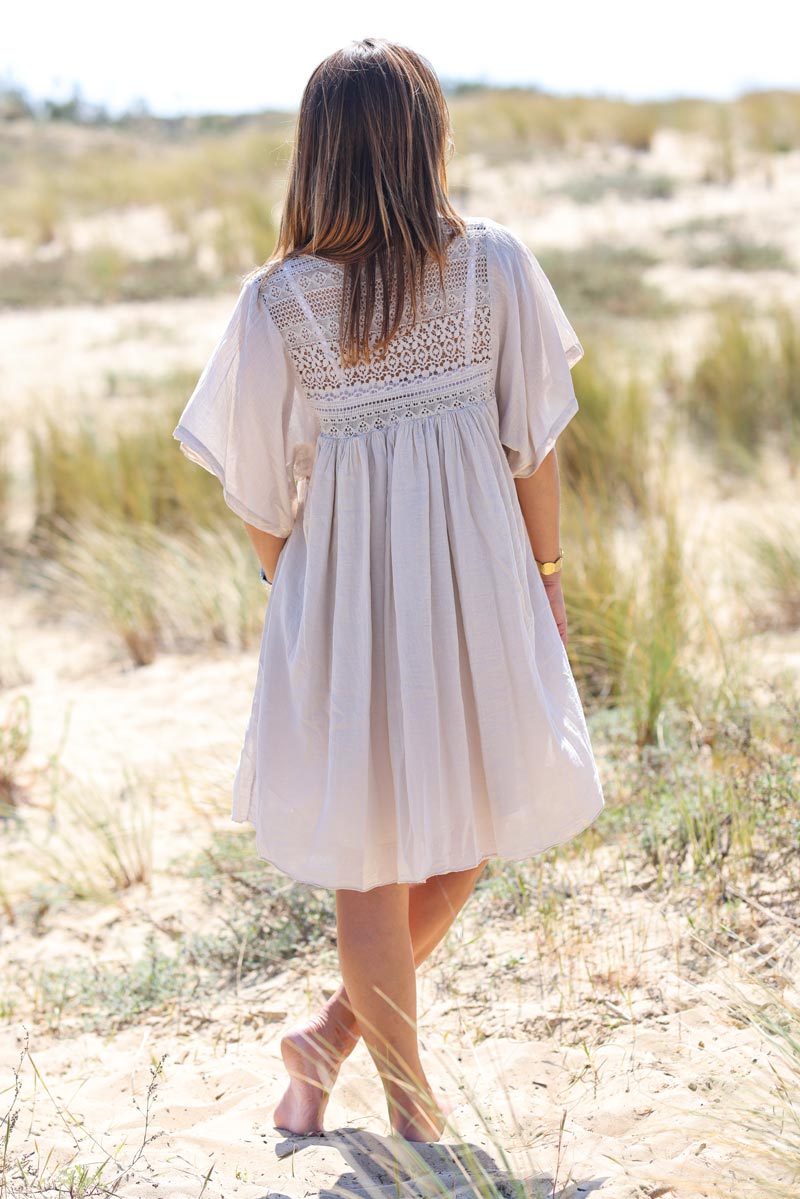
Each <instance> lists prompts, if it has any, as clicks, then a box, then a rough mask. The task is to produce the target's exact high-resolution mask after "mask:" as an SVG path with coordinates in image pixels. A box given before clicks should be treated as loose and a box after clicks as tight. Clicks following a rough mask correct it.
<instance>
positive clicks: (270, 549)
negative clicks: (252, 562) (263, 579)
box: [243, 521, 288, 580]
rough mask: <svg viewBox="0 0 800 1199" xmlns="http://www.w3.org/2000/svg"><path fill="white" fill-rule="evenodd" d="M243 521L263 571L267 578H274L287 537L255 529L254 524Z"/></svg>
mask: <svg viewBox="0 0 800 1199" xmlns="http://www.w3.org/2000/svg"><path fill="white" fill-rule="evenodd" d="M243 523H244V527H245V528H246V529H247V536H248V537H249V538H250V540H251V541H252V543H253V549H254V550H255V551H256V554H257V555H258V560H259V562H260V563H261V565H262V566H263V567H264V573H265V574H266V576H267V578H268V579H270V580H271V579H274V578H275V567H276V566H277V565H278V557H279V556H280V552H281V550H282V549H283V547H284V545H285V544H286V542H287V541H288V537H275V536H273V534H272V533H265V532H264V531H263V530H262V529H257V528H256V527H255V525H249V524H248V523H247V521H244V522H243Z"/></svg>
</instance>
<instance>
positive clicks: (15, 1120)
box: [0, 1030, 166, 1199]
mask: <svg viewBox="0 0 800 1199" xmlns="http://www.w3.org/2000/svg"><path fill="white" fill-rule="evenodd" d="M29 1041H30V1037H29V1034H28V1032H27V1030H26V1032H25V1035H24V1042H23V1046H22V1049H21V1050H20V1055H19V1061H18V1063H17V1065H16V1067H15V1069H14V1072H13V1076H14V1081H13V1084H12V1087H11V1088H10V1089H11V1091H12V1096H11V1101H10V1104H9V1106H8V1108H7V1109H6V1111H5V1112H4V1113H3V1114H2V1116H0V1199H22V1197H23V1196H32V1197H34V1199H110V1197H111V1196H114V1195H119V1194H120V1189H121V1188H122V1187H123V1186H125V1187H126V1193H128V1194H130V1193H132V1192H130V1191H129V1190H127V1187H128V1186H135V1185H136V1184H137V1183H139V1184H140V1185H148V1184H149V1185H148V1189H149V1186H150V1185H152V1183H151V1179H150V1175H151V1174H152V1170H151V1168H150V1166H149V1163H148V1161H147V1158H146V1151H147V1149H148V1147H149V1146H150V1145H151V1144H152V1143H153V1142H154V1141H156V1140H157V1139H158V1138H159V1137H161V1136H163V1133H161V1132H153V1131H152V1121H153V1107H154V1104H155V1100H156V1096H157V1092H158V1086H159V1084H160V1082H161V1080H162V1076H163V1068H164V1061H165V1060H166V1054H164V1055H163V1056H162V1057H161V1058H160V1060H159V1061H158V1062H156V1064H155V1065H153V1066H151V1068H150V1082H149V1083H148V1085H147V1090H146V1092H145V1097H144V1106H142V1105H141V1104H140V1103H139V1101H138V1100H137V1099H134V1104H135V1106H136V1108H137V1110H138V1111H139V1113H140V1115H141V1124H142V1127H141V1133H140V1136H141V1139H140V1141H139V1143H138V1144H137V1145H136V1146H135V1147H134V1149H133V1151H132V1152H131V1153H130V1156H129V1159H128V1161H127V1162H126V1161H125V1160H124V1159H123V1157H122V1153H123V1150H124V1149H125V1147H126V1139H125V1138H123V1140H122V1142H121V1143H120V1144H119V1145H117V1146H116V1147H115V1148H114V1149H113V1150H109V1149H106V1148H105V1147H104V1146H103V1145H102V1144H101V1143H100V1141H98V1140H97V1139H96V1138H95V1137H94V1136H93V1135H92V1133H91V1131H90V1130H89V1129H87V1128H86V1125H85V1123H84V1121H83V1119H82V1117H80V1116H79V1115H76V1114H75V1113H73V1112H72V1111H71V1110H70V1109H69V1107H68V1106H67V1105H66V1104H64V1103H62V1102H61V1101H60V1100H59V1099H57V1098H56V1097H55V1095H54V1094H53V1092H52V1090H51V1089H50V1087H49V1086H48V1083H47V1081H46V1080H45V1078H44V1076H43V1075H42V1073H41V1071H40V1070H39V1067H38V1066H37V1064H36V1062H35V1060H34V1058H33V1055H32V1054H31V1051H30V1046H29ZM26 1063H27V1064H28V1065H30V1067H31V1070H32V1073H33V1077H34V1080H35V1084H36V1085H37V1086H38V1087H39V1088H41V1090H42V1091H43V1092H44V1094H45V1095H46V1096H47V1098H48V1099H49V1100H50V1102H51V1104H52V1106H53V1110H54V1112H55V1115H56V1117H57V1121H58V1126H59V1128H60V1129H61V1132H62V1133H63V1135H64V1140H65V1141H66V1144H67V1146H68V1148H66V1149H62V1150H60V1151H59V1150H56V1149H54V1148H51V1149H50V1151H49V1152H48V1153H47V1155H46V1156H45V1157H44V1159H42V1155H41V1152H40V1150H39V1148H38V1144H37V1138H36V1137H34V1139H33V1147H30V1139H29V1138H25V1139H22V1138H21V1136H20V1134H21V1132H22V1128H21V1123H20V1116H21V1114H22V1108H21V1093H22V1089H23V1082H22V1076H23V1070H24V1067H25V1065H26ZM145 1175H147V1177H145Z"/></svg>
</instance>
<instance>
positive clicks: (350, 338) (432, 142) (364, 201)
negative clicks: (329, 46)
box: [270, 38, 465, 365]
mask: <svg viewBox="0 0 800 1199" xmlns="http://www.w3.org/2000/svg"><path fill="white" fill-rule="evenodd" d="M452 147H453V136H452V128H451V125H450V114H449V111H448V108H447V103H446V101H445V98H444V95H443V93H442V89H441V87H440V85H439V81H438V79H437V77H436V74H435V73H434V71H433V68H432V67H431V65H430V63H429V62H428V61H427V59H425V58H423V57H422V56H421V55H419V54H416V53H414V51H413V50H409V49H408V48H407V47H406V46H400V45H397V44H396V43H394V42H388V41H385V40H384V39H383V38H364V39H363V40H361V41H355V42H351V43H350V44H349V45H348V46H346V47H344V49H342V50H337V51H336V52H335V53H334V54H331V55H329V56H328V58H326V59H324V60H323V61H322V62H321V63H320V64H319V66H318V67H317V68H316V70H315V71H314V72H313V74H312V75H311V78H310V79H309V81H308V83H307V84H306V87H305V90H304V92H303V97H302V101H301V104H300V112H299V115H298V119H297V128H296V133H295V142H294V147H293V151H292V160H291V166H290V172H289V184H288V190H287V194H286V201H285V204H284V208H283V214H282V217H281V224H280V231H279V235H278V241H277V244H276V247H275V252H274V254H273V257H272V258H271V259H270V265H272V264H276V265H277V263H279V262H281V261H283V260H284V259H286V258H292V257H296V256H298V255H301V254H312V255H314V256H316V257H319V258H326V259H330V260H331V261H333V262H338V263H340V264H342V265H343V268H344V280H343V282H344V287H343V296H342V308H341V314H340V320H339V351H340V355H341V358H342V362H343V363H344V364H345V365H354V364H355V363H357V362H358V361H360V360H365V361H367V362H368V361H369V360H370V357H371V353H370V350H371V346H370V330H371V326H372V321H373V315H374V312H375V307H376V295H377V293H378V291H380V293H381V310H382V324H381V326H380V330H379V333H378V336H377V338H376V340H375V341H374V344H373V345H372V349H375V350H378V351H379V352H380V353H385V351H386V348H387V346H388V343H389V341H390V339H391V338H392V336H393V335H394V334H395V333H396V332H397V330H398V328H399V326H400V322H401V320H402V316H403V312H404V309H405V305H406V297H407V296H410V298H411V306H412V314H413V320H415V321H416V319H417V315H418V306H417V292H418V288H419V287H420V286H421V283H422V279H423V272H424V269H425V265H426V263H427V262H428V261H429V260H433V261H435V262H436V263H437V264H438V268H439V279H440V282H441V284H442V286H444V274H443V267H444V262H445V252H446V248H447V244H448V242H449V241H450V239H451V238H452V237H454V236H456V235H457V234H463V233H464V231H465V223H464V220H463V218H462V217H460V216H459V215H458V213H457V212H456V211H455V209H454V208H453V207H452V205H451V204H450V201H449V199H448V195H447V168H446V163H447V157H448V153H449V151H450V150H452ZM442 218H444V220H442Z"/></svg>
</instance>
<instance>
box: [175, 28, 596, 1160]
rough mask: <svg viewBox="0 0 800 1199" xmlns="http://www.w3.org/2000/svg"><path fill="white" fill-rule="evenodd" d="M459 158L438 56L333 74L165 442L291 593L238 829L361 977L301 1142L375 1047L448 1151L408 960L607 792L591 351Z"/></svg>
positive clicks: (365, 45) (391, 50)
mask: <svg viewBox="0 0 800 1199" xmlns="http://www.w3.org/2000/svg"><path fill="white" fill-rule="evenodd" d="M451 148H452V136H451V131H450V123H449V114H448V110H447V106H446V104H445V100H444V97H443V95H442V92H441V89H440V87H439V84H438V81H437V79H436V76H435V75H434V73H433V71H432V69H431V68H430V66H429V64H428V63H427V62H426V61H425V60H424V59H423V58H421V57H420V56H419V55H417V54H415V53H413V52H412V51H410V50H408V49H407V48H405V47H402V46H398V45H395V44H392V43H388V42H385V41H382V40H380V39H374V38H367V39H364V40H363V41H360V42H356V43H353V44H351V45H350V46H348V47H346V48H345V49H343V50H341V51H339V52H337V53H335V54H332V55H331V56H330V57H329V58H327V59H325V61H324V62H322V63H321V64H320V66H319V67H318V68H317V69H316V70H315V71H314V73H313V75H312V76H311V78H310V80H309V82H308V84H307V86H306V89H305V92H304V94H303V99H302V104H301V109H300V114H299V119H298V125H297V131H296V141H295V146H294V154H293V162H292V166H291V171H290V180H289V187H288V193H287V197H286V203H285V205H284V209H283V215H282V221H281V228H280V236H279V240H278V246H277V249H276V253H275V255H274V257H273V258H272V259H271V260H270V262H269V263H267V264H266V265H265V266H264V267H261V268H259V269H258V270H256V271H254V272H253V273H252V274H251V275H249V276H247V277H246V279H245V280H244V282H243V285H242V288H241V293H240V296H239V300H238V302H237V304H236V307H235V310H234V312H233V315H232V316H231V318H230V321H229V324H228V327H227V329H226V330H225V332H224V334H223V336H222V338H221V339H220V341H219V343H218V345H217V347H216V349H215V350H214V352H213V354H212V356H211V359H210V360H209V362H208V364H207V366H206V368H205V370H204V371H203V374H202V375H201V377H200V379H199V382H198V384H197V387H196V389H195V391H194V392H193V394H192V396H191V398H190V399H189V401H188V403H187V406H186V408H185V410H184V412H183V414H182V416H181V418H180V422H179V424H178V425H177V427H176V428H175V430H174V433H173V435H174V437H175V438H177V439H178V440H179V441H180V443H181V448H182V450H183V451H184V453H185V454H186V455H187V456H188V457H189V458H190V459H192V460H193V461H196V462H198V463H200V464H201V465H202V466H204V467H205V468H206V469H207V470H209V471H211V472H212V473H214V474H215V475H216V476H217V478H218V479H219V480H220V482H221V484H222V486H223V489H224V495H225V499H226V501H227V503H228V504H229V506H230V507H231V508H232V510H233V511H234V512H235V513H237V514H238V515H239V516H240V517H241V518H242V519H243V520H244V522H245V527H246V529H247V532H248V535H249V536H250V538H251V540H252V543H253V546H254V548H255V551H256V553H257V555H258V558H259V560H260V562H261V568H262V577H264V578H265V579H266V580H267V582H269V581H270V580H271V588H270V596H269V602H268V605H267V612H266V618H265V623H264V633H263V639H262V644H261V652H260V656H259V667H258V676H257V683H256V689H255V695H254V699H253V705H252V713H251V717H250V720H249V723H248V726H247V730H246V734H245V740H244V745H243V747H242V751H241V757H240V760H239V765H238V769H237V771H236V777H235V780H234V796H233V819H234V820H237V821H246V820H249V821H251V822H252V823H253V825H254V826H255V829H256V844H257V851H258V853H259V855H260V856H261V857H262V858H264V859H265V860H267V861H269V862H272V863H273V864H274V865H276V866H277V867H279V868H280V869H281V870H282V871H284V872H285V873H286V874H288V875H290V876H291V877H293V878H295V879H297V880H298V881H299V882H303V883H307V884H311V885H315V886H322V887H331V888H333V889H334V890H335V893H336V920H337V933H338V952H339V961H340V964H341V971H342V985H341V986H340V988H339V990H338V991H337V992H336V994H335V995H334V996H333V997H332V998H331V999H330V1000H329V1001H328V1003H327V1004H326V1005H325V1007H324V1008H323V1010H322V1012H321V1013H320V1014H319V1016H318V1017H317V1018H316V1019H315V1020H314V1021H312V1022H311V1023H310V1024H306V1025H301V1026H299V1027H296V1028H294V1029H292V1030H291V1031H290V1032H288V1033H287V1034H286V1035H285V1036H284V1038H283V1040H282V1044H281V1048H282V1053H283V1058H284V1062H285V1064H286V1067H287V1070H288V1073H289V1076H290V1081H289V1085H288V1087H287V1089H286V1093H285V1094H284V1095H283V1097H282V1098H281V1101H280V1103H279V1104H278V1106H277V1107H276V1109H275V1125H276V1127H278V1128H283V1129H288V1130H290V1131H293V1132H296V1133H305V1132H310V1131H314V1130H322V1128H323V1115H324V1111H325V1106H326V1104H327V1101H328V1096H329V1094H330V1089H331V1087H332V1085H333V1081H334V1079H335V1077H336V1074H337V1072H338V1069H339V1067H340V1065H341V1063H342V1061H343V1060H344V1058H345V1057H346V1056H347V1054H348V1053H349V1052H350V1051H351V1050H352V1049H353V1047H354V1045H355V1044H356V1041H357V1038H358V1037H359V1035H363V1036H364V1039H365V1042H366V1044H367V1047H368V1049H369V1051H370V1053H371V1055H372V1057H373V1059H374V1061H375V1064H376V1066H377V1068H378V1071H379V1074H380V1077H381V1080H382V1082H383V1086H384V1090H385V1093H386V1097H387V1102H388V1109H389V1120H390V1124H391V1127H392V1129H393V1130H394V1131H395V1132H397V1133H399V1134H400V1135H402V1136H404V1137H406V1138H408V1139H409V1140H428V1141H435V1140H438V1139H439V1137H440V1136H441V1134H442V1131H443V1129H444V1125H445V1121H446V1114H447V1111H448V1110H449V1108H448V1105H447V1102H446V1100H444V1099H443V1097H441V1096H436V1095H434V1093H433V1091H432V1088H431V1086H430V1084H429V1082H428V1080H427V1078H426V1076H425V1072H424V1069H423V1066H422V1063H421V1061H420V1057H419V1046H418V1042H417V1034H416V975H415V970H416V967H417V966H418V965H419V963H420V962H421V961H423V960H424V959H425V958H426V957H427V956H428V954H430V952H431V951H432V950H433V948H434V947H435V946H436V945H437V944H438V943H439V942H440V941H441V939H442V938H443V937H444V935H445V933H446V932H447V930H448V928H449V927H450V925H451V924H452V922H453V920H454V919H455V917H456V915H457V914H458V912H459V911H460V910H461V908H462V907H463V905H464V903H465V901H466V900H467V898H468V896H469V895H470V893H471V892H472V889H473V887H474V885H475V882H476V880H477V878H478V877H479V875H480V873H481V871H482V870H483V869H484V867H485V866H486V863H487V861H488V860H489V859H490V858H491V857H499V858H501V859H506V860H510V859H520V858H525V857H530V856H532V855H534V854H537V853H540V852H542V851H543V850H545V849H547V848H549V847H550V846H553V845H557V844H560V843H562V842H564V841H566V840H568V839H569V838H571V837H573V836H575V835H576V834H577V833H579V832H580V831H581V830H583V829H584V828H586V827H587V825H589V824H590V823H591V822H592V821H593V820H594V819H595V818H596V817H597V815H598V814H599V812H600V811H601V809H602V807H603V803H604V801H603V794H602V790H601V785H600V780H599V777H598V773H597V768H596V765H595V761H594V756H593V753H592V747H591V744H590V740H589V735H588V732H587V728H586V723H585V719H584V713H583V710H582V707H581V702H580V699H579V697H578V693H577V690H576V686H575V682H574V679H573V676H572V674H571V671H570V666H569V661H568V658H567V653H566V618H565V614H564V600H563V596H562V592H561V586H560V579H561V573H560V567H561V549H560V545H559V535H558V534H559V477H558V466H557V462H556V455H555V452H554V446H555V442H556V438H557V437H558V435H559V433H560V432H561V431H562V430H563V428H564V427H565V426H566V424H567V423H568V421H569V420H570V419H571V418H572V417H573V416H574V415H575V413H576V412H577V410H578V404H577V400H576V398H575V392H574V389H573V386H572V377H571V374H570V370H571V367H572V366H573V365H574V364H575V363H576V362H577V361H578V359H579V358H580V357H581V356H582V354H583V349H582V347H581V345H580V342H579V341H578V339H577V336H576V334H575V331H574V329H573V328H572V327H571V325H570V324H569V322H568V320H567V318H566V316H565V315H564V312H563V310H562V309H561V307H560V305H559V302H558V300H557V298H556V296H555V294H554V292H553V290H552V288H551V286H550V284H549V281H548V280H547V278H546V276H545V275H544V273H543V271H542V269H541V267H540V266H539V263H538V261H537V260H536V258H535V257H534V255H533V254H532V253H531V251H530V250H528V249H527V248H526V247H525V246H524V245H523V243H522V242H521V241H520V240H519V239H518V238H517V237H516V236H515V235H514V234H513V233H511V231H510V230H508V229H507V228H505V227H504V226H502V225H500V224H498V223H497V222H495V221H493V220H491V219H489V218H476V217H472V218H469V219H464V218H462V217H461V216H459V215H458V214H457V213H456V212H455V210H454V209H453V207H452V205H451V204H450V202H449V199H448V195H447V178H446V161H447V156H448V153H449V151H450V149H451Z"/></svg>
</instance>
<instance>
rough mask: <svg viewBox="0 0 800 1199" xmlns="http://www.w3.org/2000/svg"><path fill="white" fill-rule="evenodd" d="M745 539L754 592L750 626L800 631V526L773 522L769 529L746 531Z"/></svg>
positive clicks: (749, 574) (744, 546)
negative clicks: (799, 629) (754, 585)
mask: <svg viewBox="0 0 800 1199" xmlns="http://www.w3.org/2000/svg"><path fill="white" fill-rule="evenodd" d="M741 537H742V543H743V550H744V555H745V556H746V562H747V567H746V571H747V576H748V581H749V584H750V588H749V589H750V591H751V594H750V596H748V597H747V601H748V602H747V607H748V620H747V624H748V627H749V628H750V629H752V628H757V629H775V630H778V631H785V632H791V631H793V630H795V629H798V628H800V526H798V524H797V522H796V521H788V520H787V521H783V522H780V521H776V520H775V519H773V520H771V521H770V524H769V527H768V528H764V527H762V526H761V525H753V526H751V527H750V528H748V529H744V530H743V531H742V534H741ZM753 583H755V584H756V587H755V588H754V587H753ZM755 591H757V592H758V594H754V593H753V592H755Z"/></svg>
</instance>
